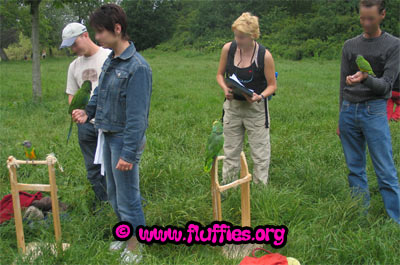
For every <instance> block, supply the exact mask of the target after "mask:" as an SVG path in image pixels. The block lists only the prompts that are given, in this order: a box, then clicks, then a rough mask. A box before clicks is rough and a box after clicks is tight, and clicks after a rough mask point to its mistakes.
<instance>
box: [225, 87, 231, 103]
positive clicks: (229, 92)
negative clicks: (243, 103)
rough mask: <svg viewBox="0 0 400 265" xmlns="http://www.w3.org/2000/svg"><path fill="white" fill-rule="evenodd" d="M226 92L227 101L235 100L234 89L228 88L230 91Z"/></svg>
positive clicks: (226, 90)
mask: <svg viewBox="0 0 400 265" xmlns="http://www.w3.org/2000/svg"><path fill="white" fill-rule="evenodd" d="M224 92H225V98H226V99H227V100H232V99H233V94H232V89H230V88H229V87H228V89H224Z"/></svg>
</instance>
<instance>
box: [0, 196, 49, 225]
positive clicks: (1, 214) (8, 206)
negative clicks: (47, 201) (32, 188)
mask: <svg viewBox="0 0 400 265" xmlns="http://www.w3.org/2000/svg"><path fill="white" fill-rule="evenodd" d="M42 196H43V195H42V193H41V192H40V191H38V192H36V193H35V194H30V193H27V192H23V191H20V192H19V202H20V204H21V208H25V207H29V206H30V205H31V204H32V202H33V201H36V200H40V199H41V198H42ZM12 217H14V208H13V202H12V195H11V194H8V195H6V196H4V197H3V199H1V201H0V224H1V223H3V222H5V221H7V220H10V219H11V218H12Z"/></svg>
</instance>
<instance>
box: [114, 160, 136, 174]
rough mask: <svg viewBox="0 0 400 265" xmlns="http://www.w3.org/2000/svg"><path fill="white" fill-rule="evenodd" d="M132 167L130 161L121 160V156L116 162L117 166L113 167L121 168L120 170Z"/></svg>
mask: <svg viewBox="0 0 400 265" xmlns="http://www.w3.org/2000/svg"><path fill="white" fill-rule="evenodd" d="M132 167H133V164H132V163H128V162H126V161H125V160H123V159H122V158H120V159H119V161H118V163H117V166H116V167H115V168H116V169H118V170H121V171H128V170H131V169H132Z"/></svg>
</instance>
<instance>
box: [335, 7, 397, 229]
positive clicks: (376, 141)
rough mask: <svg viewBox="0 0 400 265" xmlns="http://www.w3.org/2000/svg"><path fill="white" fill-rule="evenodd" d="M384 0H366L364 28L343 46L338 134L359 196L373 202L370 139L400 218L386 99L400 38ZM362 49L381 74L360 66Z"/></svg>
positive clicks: (390, 205) (389, 202) (391, 207)
mask: <svg viewBox="0 0 400 265" xmlns="http://www.w3.org/2000/svg"><path fill="white" fill-rule="evenodd" d="M385 15H386V10H385V6H384V1H383V0H361V1H360V23H361V26H362V27H363V30H364V32H363V34H361V35H359V36H357V37H355V38H352V39H350V40H347V41H346V42H345V44H344V46H343V50H342V63H341V80H340V100H339V101H340V116H339V127H338V131H337V132H338V134H339V136H340V140H341V142H342V146H343V152H344V155H345V158H346V163H347V167H348V169H349V171H350V173H349V175H348V180H349V185H350V188H351V191H352V195H353V196H354V197H360V198H361V199H362V201H363V203H364V205H365V207H368V206H369V201H370V196H369V190H368V180H367V174H366V145H368V150H369V153H370V156H371V160H372V163H373V166H374V169H375V173H376V175H377V178H378V185H379V190H380V193H381V195H382V198H383V202H384V204H385V208H386V211H387V213H388V215H389V216H390V217H391V218H393V220H394V221H395V222H397V223H399V224H400V188H399V181H398V177H397V171H396V168H395V165H394V161H393V155H392V144H391V136H390V129H389V125H388V120H387V117H386V101H387V99H389V98H390V96H391V90H392V87H393V83H394V81H395V79H396V77H397V75H398V74H399V47H400V40H399V39H398V38H396V37H393V36H392V35H390V34H389V33H387V32H383V31H382V30H381V29H380V24H381V22H382V20H383V19H384V18H385ZM357 55H363V56H364V58H365V59H366V60H367V61H369V62H370V64H371V66H372V69H373V71H374V73H375V74H376V77H374V76H372V75H369V74H368V73H363V72H360V71H359V69H358V67H357V64H356V62H355V61H356V57H357Z"/></svg>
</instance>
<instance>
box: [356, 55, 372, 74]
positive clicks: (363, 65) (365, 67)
mask: <svg viewBox="0 0 400 265" xmlns="http://www.w3.org/2000/svg"><path fill="white" fill-rule="evenodd" d="M356 63H357V66H358V69H360V71H361V72H363V73H368V74H370V75H372V76H376V75H375V73H374V71H372V67H371V65H370V64H369V62H368V61H367V60H365V58H364V57H363V56H362V55H357V59H356Z"/></svg>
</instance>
